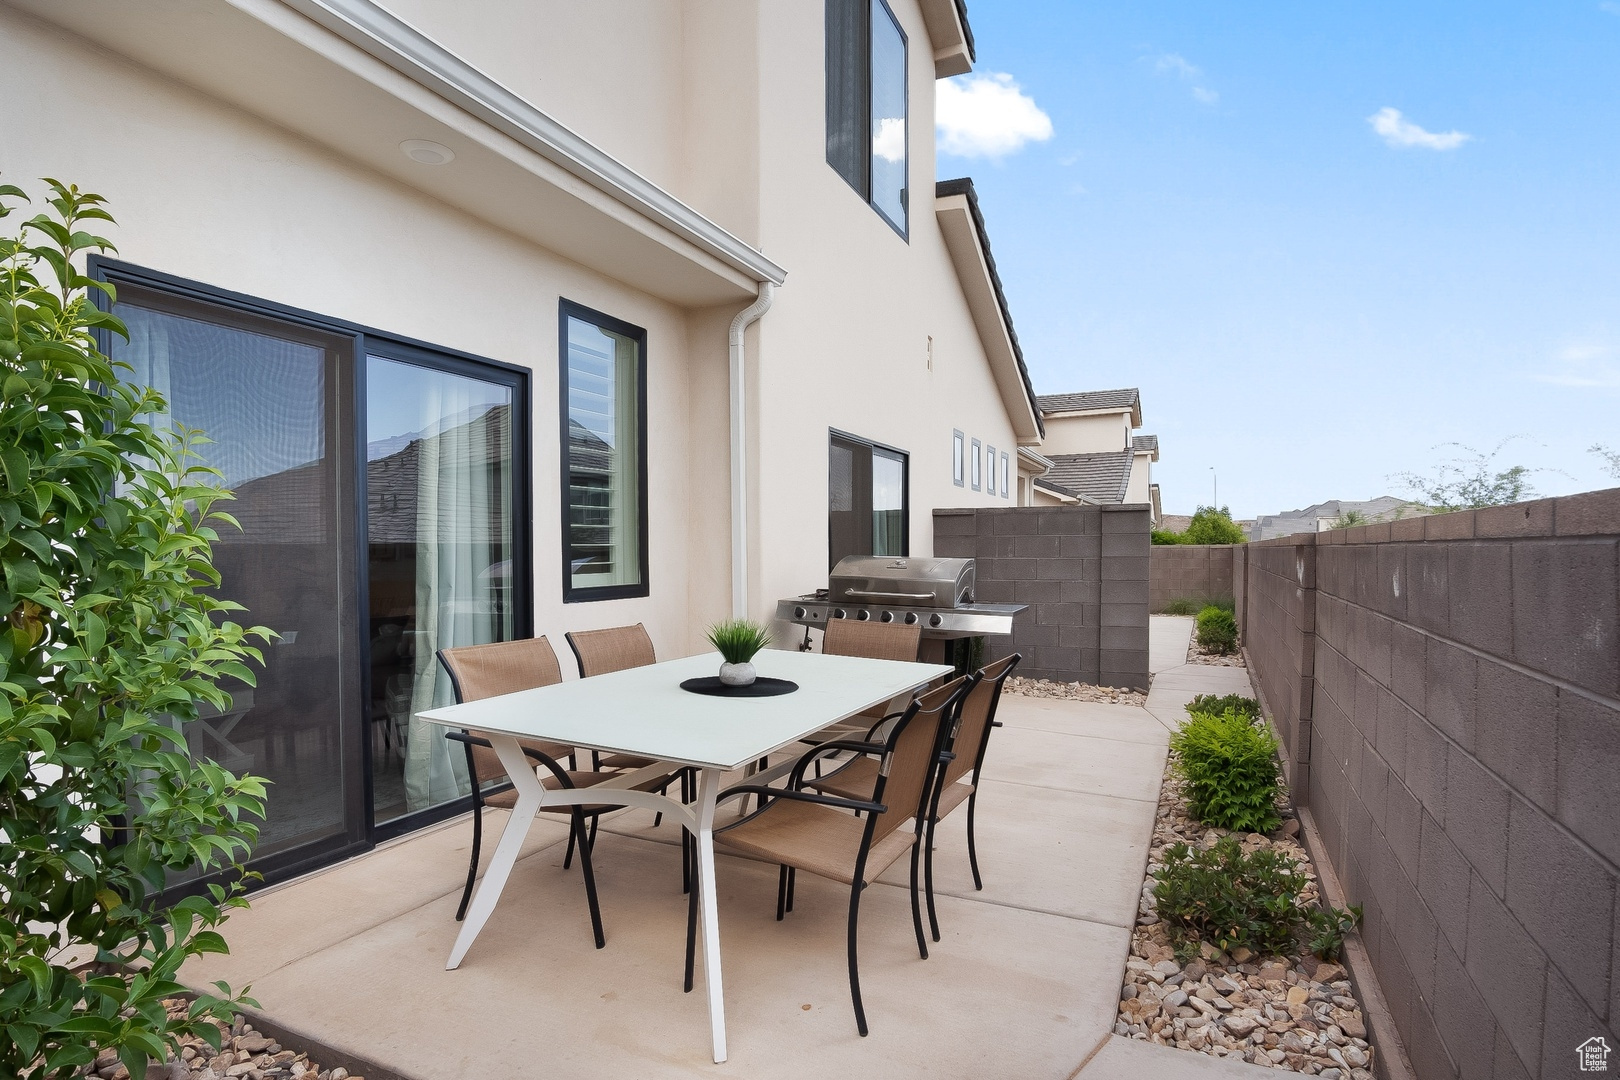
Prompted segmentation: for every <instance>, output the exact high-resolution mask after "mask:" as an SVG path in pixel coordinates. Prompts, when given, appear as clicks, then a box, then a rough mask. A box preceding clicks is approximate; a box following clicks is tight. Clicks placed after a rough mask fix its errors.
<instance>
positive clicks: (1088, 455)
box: [1030, 387, 1162, 525]
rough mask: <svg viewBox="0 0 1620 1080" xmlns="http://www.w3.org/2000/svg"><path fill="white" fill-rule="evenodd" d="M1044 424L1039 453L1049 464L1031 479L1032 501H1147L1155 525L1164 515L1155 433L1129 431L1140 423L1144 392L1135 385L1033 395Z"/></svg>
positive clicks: (1050, 502) (1045, 503)
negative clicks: (1155, 479)
mask: <svg viewBox="0 0 1620 1080" xmlns="http://www.w3.org/2000/svg"><path fill="white" fill-rule="evenodd" d="M1036 401H1037V402H1038V403H1039V405H1040V408H1041V415H1042V417H1043V418H1044V420H1045V422H1046V437H1045V438H1044V439H1042V440H1041V444H1040V453H1041V455H1042V457H1043V458H1044V459H1045V460H1046V461H1047V462H1049V463H1050V466H1049V468H1047V469H1046V470H1045V471H1044V472H1042V473H1040V474H1039V475H1034V476H1032V477H1031V484H1030V489H1031V496H1032V497H1031V499H1030V501H1031V502H1033V503H1036V504H1043V505H1054V504H1062V503H1065V502H1086V503H1148V504H1150V505H1151V506H1152V507H1153V521H1154V523H1155V525H1157V523H1158V522H1159V520H1160V518H1161V517H1162V512H1161V508H1160V501H1159V486H1158V485H1157V484H1155V483H1154V482H1153V463H1154V462H1155V461H1158V460H1159V437H1158V436H1157V435H1133V434H1132V432H1133V431H1135V430H1136V429H1137V428H1139V427H1141V426H1142V394H1141V391H1139V390H1137V389H1136V388H1135V387H1131V388H1128V389H1122V390H1089V391H1084V392H1081V393H1073V394H1043V395H1041V396H1040V397H1039V398H1037V399H1036Z"/></svg>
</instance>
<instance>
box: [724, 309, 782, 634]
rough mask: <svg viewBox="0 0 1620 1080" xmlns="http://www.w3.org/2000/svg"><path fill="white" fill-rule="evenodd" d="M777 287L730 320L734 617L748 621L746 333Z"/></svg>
mask: <svg viewBox="0 0 1620 1080" xmlns="http://www.w3.org/2000/svg"><path fill="white" fill-rule="evenodd" d="M775 291H776V286H775V285H773V284H771V283H770V282H769V281H762V282H760V283H759V299H757V300H755V301H754V302H753V303H752V304H750V305H748V306H747V307H745V308H743V309H742V310H741V311H739V312H737V315H736V317H735V318H733V319H732V320H731V617H732V618H733V619H746V618H748V442H747V438H746V434H747V432H746V422H747V414H746V411H745V410H746V409H747V406H748V401H747V398H746V396H745V395H744V393H743V371H744V368H743V361H744V359H745V357H744V355H743V334H744V332H745V331H747V329H748V327H749V324H751V323H753V322H754V321H755V320H757V319H758V318H759V317H760V316H762V315H764V314H765V313H766V312H767V311H769V310H770V309H771V296H772V294H773V293H775Z"/></svg>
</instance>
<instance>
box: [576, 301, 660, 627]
mask: <svg viewBox="0 0 1620 1080" xmlns="http://www.w3.org/2000/svg"><path fill="white" fill-rule="evenodd" d="M562 353H563V356H562V362H561V363H560V364H559V365H558V367H559V369H560V371H561V375H562V393H561V401H562V448H563V453H562V487H563V600H564V602H574V601H582V600H608V599H612V598H614V597H621V596H646V595H647V332H646V331H645V330H642V329H641V328H639V327H635V326H631V325H630V324H629V323H624V322H620V321H619V320H618V319H614V318H612V317H610V316H607V315H603V314H602V313H601V312H597V311H592V310H590V309H589V308H585V307H581V306H580V305H578V304H574V303H570V302H569V301H567V300H564V301H563V302H562Z"/></svg>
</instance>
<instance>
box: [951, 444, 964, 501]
mask: <svg viewBox="0 0 1620 1080" xmlns="http://www.w3.org/2000/svg"><path fill="white" fill-rule="evenodd" d="M951 483H953V484H955V485H956V486H957V487H962V486H963V485H965V484H966V483H967V436H966V435H963V434H962V433H961V432H960V431H953V432H951Z"/></svg>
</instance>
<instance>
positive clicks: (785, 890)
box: [686, 675, 978, 1035]
mask: <svg viewBox="0 0 1620 1080" xmlns="http://www.w3.org/2000/svg"><path fill="white" fill-rule="evenodd" d="M977 680H978V676H977V675H967V676H963V677H961V678H958V679H955V680H953V681H951V682H949V683H947V684H945V685H944V686H942V687H940V688H939V689H938V690H933V691H930V692H929V693H927V694H924V695H922V696H921V697H919V698H916V699H914V700H913V701H912V702H911V704H910V705H909V706H907V708H906V710H905V712H903V713H901V714H900V716H899V717H898V718H897V719H896V721H895V723H894V725H893V726H892V727H891V728H890V729H889V732H888V734H887V736H886V737H885V739H884V741H883V742H881V743H867V742H843V741H840V742H829V743H823V744H822V745H820V746H818V747H816V748H815V749H813V750H810V751H808V752H807V753H805V754H804V755H803V756H802V757H800V758H799V760H798V762H797V763H796V764H795V765H794V767H793V772H792V774H791V776H790V779H789V783H788V786H787V787H786V788H773V787H768V786H765V785H753V784H743V785H739V786H737V787H734V788H731V789H730V790H728V791H726V792H725V793H724V794H722V795H721V796H720V798H721V799H722V800H724V799H729V798H732V797H734V796H743V795H758V796H760V797H762V798H763V799H765V800H766V802H765V805H764V807H763V808H762V809H760V810H756V811H755V812H754V813H752V814H750V815H748V816H747V817H745V818H743V819H742V820H741V821H739V822H737V823H736V824H733V825H728V826H726V827H725V828H724V829H717V830H715V834H714V839H715V843H716V845H718V846H719V847H721V848H723V849H726V850H730V851H734V852H738V853H740V854H744V855H752V856H754V857H756V858H760V859H764V860H766V861H767V862H773V863H776V864H777V865H778V866H779V867H780V868H781V869H780V873H779V875H778V877H777V898H776V917H777V919H779V920H780V919H782V918H783V917H784V916H785V915H786V913H787V912H789V911H792V910H793V889H794V884H795V878H796V876H797V874H798V871H800V870H804V871H807V872H809V873H812V874H818V875H820V876H821V877H826V878H831V879H832V880H834V881H838V882H842V883H844V884H846V885H849V886H850V891H849V940H848V951H849V994H850V1000H851V1002H852V1003H853V1004H854V1006H855V1026H856V1028H857V1029H858V1030H859V1031H860V1033H861V1034H862V1035H865V1034H866V1032H867V1027H866V1010H865V1009H864V1008H863V1007H862V1005H861V983H860V968H859V964H858V957H857V952H856V944H857V933H858V929H859V925H860V903H861V892H862V890H864V889H865V888H866V886H867V885H869V884H871V883H872V882H873V881H874V880H876V879H877V877H878V876H879V875H880V874H882V873H883V872H884V871H885V870H887V869H888V868H889V867H890V866H892V865H893V864H894V863H895V861H896V860H898V859H899V858H900V857H901V856H902V855H904V854H906V852H907V851H909V852H910V853H911V922H912V928H913V929H914V930H915V931H916V934H917V952H918V953H919V954H920V955H921V956H922V958H923V959H925V960H926V959H927V958H928V942H927V940H926V939H925V937H924V935H923V926H922V913H921V909H920V907H919V902H918V882H917V875H918V856H919V854H920V852H921V839H922V823H923V820H924V818H925V817H926V811H927V809H928V804H929V800H930V798H931V796H932V795H933V794H934V790H935V787H936V783H935V781H936V776H937V771H938V770H937V766H938V762H939V759H940V755H941V754H942V753H943V752H944V751H943V744H944V740H945V737H946V736H947V734H948V733H949V731H950V729H951V727H952V726H953V725H954V724H955V722H956V718H957V712H958V709H959V708H960V705H961V702H962V699H963V697H964V696H965V695H966V694H967V693H968V692H969V691H971V690H972V688H973V685H974V683H975V682H977ZM835 749H838V750H853V751H855V752H857V753H862V754H867V753H870V754H875V755H877V757H878V759H879V760H880V761H881V762H882V767H881V768H880V769H879V770H878V775H877V781H876V783H875V784H874V785H873V788H872V790H871V791H870V792H869V793H868V794H867V796H865V797H863V798H859V799H846V798H840V797H837V796H833V795H826V794H822V793H820V792H814V791H806V790H804V787H803V782H804V773H805V770H806V769H807V768H808V767H809V765H810V764H811V762H813V761H814V760H815V759H816V758H817V757H819V756H820V755H822V754H826V753H830V752H832V751H833V750H835ZM850 810H853V811H855V812H856V813H854V814H850V813H847V812H846V811H850ZM908 825H909V826H910V827H909V828H908V827H907V826H908ZM696 945H697V902H696V890H693V899H692V900H690V901H688V907H687V926H686V989H687V990H688V991H690V990H691V989H692V968H693V959H694V954H695V951H696Z"/></svg>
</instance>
